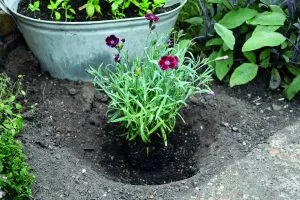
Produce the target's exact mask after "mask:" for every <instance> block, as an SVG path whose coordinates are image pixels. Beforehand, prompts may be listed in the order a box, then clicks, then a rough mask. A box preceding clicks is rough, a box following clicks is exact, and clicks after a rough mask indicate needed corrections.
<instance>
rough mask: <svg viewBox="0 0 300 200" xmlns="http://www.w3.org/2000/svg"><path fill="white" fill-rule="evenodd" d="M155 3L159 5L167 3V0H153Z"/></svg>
mask: <svg viewBox="0 0 300 200" xmlns="http://www.w3.org/2000/svg"><path fill="white" fill-rule="evenodd" d="M153 2H154V3H155V4H157V5H160V4H164V3H166V1H165V0H153Z"/></svg>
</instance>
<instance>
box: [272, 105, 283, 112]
mask: <svg viewBox="0 0 300 200" xmlns="http://www.w3.org/2000/svg"><path fill="white" fill-rule="evenodd" d="M272 108H273V110H276V111H278V110H281V109H282V107H281V106H279V105H277V104H274V103H273V104H272Z"/></svg>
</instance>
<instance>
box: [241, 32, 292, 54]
mask: <svg viewBox="0 0 300 200" xmlns="http://www.w3.org/2000/svg"><path fill="white" fill-rule="evenodd" d="M285 40H286V38H285V37H284V36H283V35H282V34H280V33H276V32H267V31H259V32H257V33H255V34H252V36H251V37H250V38H249V39H248V40H247V41H246V42H245V44H244V46H243V48H242V51H243V52H245V51H253V50H256V49H260V48H262V47H267V46H268V47H275V46H279V45H280V44H281V43H283V42H284V41H285Z"/></svg>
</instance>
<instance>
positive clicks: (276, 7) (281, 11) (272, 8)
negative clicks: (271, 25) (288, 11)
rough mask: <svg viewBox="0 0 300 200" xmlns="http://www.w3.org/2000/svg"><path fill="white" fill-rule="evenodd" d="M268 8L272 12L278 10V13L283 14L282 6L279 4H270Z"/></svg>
mask: <svg viewBox="0 0 300 200" xmlns="http://www.w3.org/2000/svg"><path fill="white" fill-rule="evenodd" d="M270 8H271V10H272V11H273V12H278V13H281V14H283V15H285V13H284V11H283V10H282V8H281V7H280V6H277V5H270Z"/></svg>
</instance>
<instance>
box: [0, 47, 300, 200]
mask: <svg viewBox="0 0 300 200" xmlns="http://www.w3.org/2000/svg"><path fill="white" fill-rule="evenodd" d="M4 71H5V72H6V73H8V74H9V76H11V77H15V76H17V75H18V74H20V73H21V74H25V81H24V86H25V87H26V89H27V94H28V97H27V98H28V99H27V105H28V109H27V110H26V111H25V112H24V114H23V116H24V118H25V120H26V121H25V127H24V128H23V131H22V137H21V140H22V142H23V143H24V148H25V152H26V154H27V156H28V162H29V164H30V165H31V166H32V169H33V172H34V174H35V175H36V182H35V184H34V187H33V196H34V199H41V200H48V199H49V200H50V199H53V200H54V199H55V200H57V199H70V200H76V199H78V200H79V199H80V200H82V199H89V200H90V199H97V200H98V199H108V200H113V199H124V200H139V199H140V200H144V199H145V200H146V199H157V200H158V199H160V200H185V199H186V200H190V199H197V200H200V199H204V200H207V199H234V200H235V199H263V200H268V199H300V196H299V195H300V193H299V188H300V175H299V174H300V173H299V172H300V134H299V132H300V121H299V118H300V104H299V101H300V99H299V97H298V98H296V99H295V100H294V101H293V102H291V103H289V102H287V101H285V100H283V99H282V96H281V93H280V92H276V91H269V90H267V87H268V86H267V85H266V84H265V83H266V82H267V81H265V82H264V77H260V78H258V79H257V80H256V81H254V83H252V84H250V85H248V86H244V87H238V88H236V89H234V90H231V89H229V88H228V87H227V86H226V85H221V84H219V83H214V84H213V89H214V91H215V93H216V96H204V97H201V98H198V97H195V98H192V99H191V100H190V102H189V106H188V107H187V108H185V109H184V111H183V115H184V116H186V122H187V124H188V125H187V126H186V127H185V128H181V127H178V130H180V131H179V133H178V135H179V136H178V138H183V137H181V135H186V138H189V137H191V138H194V140H189V139H186V141H185V140H182V141H181V143H180V144H177V145H178V146H179V147H181V148H183V149H182V153H183V154H187V153H191V152H192V153H194V155H190V156H189V158H190V159H189V160H184V161H186V162H185V163H186V165H184V166H175V167H174V166H173V167H170V169H171V170H168V166H163V167H162V169H161V170H157V171H154V172H153V171H152V172H143V171H141V170H137V169H135V168H133V167H131V166H130V164H129V163H127V160H126V155H124V153H123V152H122V145H121V143H120V141H119V140H118V139H116V137H114V136H113V135H112V134H111V131H114V130H111V127H109V126H108V125H107V124H106V118H105V113H106V105H107V98H106V96H104V95H103V94H101V93H98V92H96V91H95V90H94V89H93V87H92V85H91V84H88V83H80V82H71V81H66V80H57V79H53V78H51V77H50V76H48V75H47V74H45V73H41V72H40V71H39V68H38V62H37V61H36V60H35V58H34V57H33V56H32V55H31V53H30V52H29V51H28V50H27V48H26V46H25V45H23V44H20V45H19V46H18V47H17V48H16V49H15V50H14V51H12V52H11V53H10V54H9V56H8V58H7V60H6V61H5V69H4ZM29 105H34V106H32V107H31V108H29ZM179 125H182V124H181V123H179ZM182 126H183V125H182ZM175 134H176V133H175ZM175 137H176V135H175ZM188 142H191V143H188ZM186 143H188V144H186ZM191 146H195V147H196V148H191ZM186 149H191V151H190V152H188V151H187V150H186ZM185 158H186V157H185ZM179 163H180V162H179ZM173 164H174V163H173ZM177 164H178V163H177ZM185 168H190V170H186V169H185ZM168 171H171V172H172V173H174V176H173V177H172V174H170V172H169V173H167V172H168ZM193 174H195V175H193ZM164 175H166V176H167V178H165V177H163V176H164ZM180 175H181V176H182V178H184V179H183V180H177V177H178V176H180ZM189 175H193V176H192V177H189V178H188V177H187V176H189ZM173 179H174V181H172V180H173ZM175 180H176V181H175ZM164 182H166V183H165V184H163V183H164ZM138 183H140V184H143V183H148V184H152V185H138ZM155 183H156V184H157V183H160V185H155Z"/></svg>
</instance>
